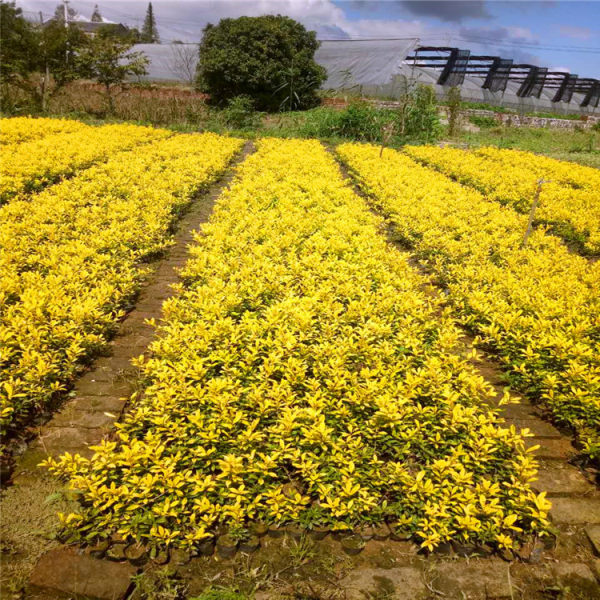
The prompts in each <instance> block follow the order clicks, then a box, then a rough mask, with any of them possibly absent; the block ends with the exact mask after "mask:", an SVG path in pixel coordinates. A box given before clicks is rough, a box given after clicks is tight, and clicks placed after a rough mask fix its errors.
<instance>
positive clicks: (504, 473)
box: [46, 140, 549, 549]
mask: <svg viewBox="0 0 600 600" xmlns="http://www.w3.org/2000/svg"><path fill="white" fill-rule="evenodd" d="M257 146H258V151H257V152H256V154H254V155H252V156H250V157H249V158H248V159H247V160H246V161H245V162H244V163H243V165H242V166H241V168H240V172H239V176H238V178H237V179H236V181H235V182H234V184H233V186H232V187H231V189H230V190H229V191H228V192H226V193H225V194H224V195H223V196H222V197H221V198H220V199H219V201H218V203H217V206H216V209H215V212H214V213H213V216H212V217H211V220H210V222H209V224H207V225H205V226H204V227H203V230H202V233H201V234H200V235H199V236H198V237H197V245H196V246H194V247H193V248H192V258H191V259H190V261H189V262H188V264H187V266H186V268H185V270H184V273H183V276H184V284H183V286H182V293H181V295H179V296H177V297H175V298H172V299H170V300H168V301H167V302H166V303H165V309H164V317H165V322H164V324H163V325H162V326H161V328H160V330H159V333H160V335H159V337H158V339H157V341H155V342H154V343H153V344H152V346H151V356H150V357H149V358H148V357H146V358H145V359H140V360H139V361H138V363H139V364H140V365H141V367H142V368H143V376H144V377H143V379H144V381H145V382H146V384H147V387H146V389H145V394H144V395H143V397H141V398H139V399H138V400H137V401H136V402H135V403H134V405H133V406H132V410H131V412H130V413H129V414H128V415H127V416H126V417H125V418H124V420H123V422H122V423H120V424H119V425H118V441H115V442H112V441H111V442H108V441H107V442H104V443H102V444H101V445H100V446H97V447H95V448H94V450H95V455H94V456H93V457H92V458H91V459H90V460H88V459H84V458H82V457H80V456H71V455H65V456H62V457H61V458H59V459H57V460H52V459H51V460H49V461H47V463H46V464H47V465H48V466H49V467H50V468H51V469H52V471H54V472H55V473H58V474H60V475H62V476H65V477H67V478H69V480H70V486H71V488H72V489H74V490H77V491H78V492H79V497H80V498H81V502H82V507H81V510H80V511H79V512H77V513H73V514H69V515H63V520H64V522H65V524H66V526H67V527H68V528H69V529H70V530H71V531H72V532H73V533H74V535H78V536H81V538H83V539H84V540H88V541H91V540H94V539H96V538H102V537H107V536H110V535H114V534H118V535H120V536H122V537H123V538H124V539H125V540H127V541H134V540H135V541H138V542H142V543H147V544H150V545H162V544H171V545H173V546H178V547H184V548H188V549H189V548H193V547H195V546H196V545H197V544H199V543H200V542H201V541H202V540H205V539H206V538H209V537H211V536H212V535H214V533H215V531H216V530H218V529H221V528H222V527H227V528H229V529H230V530H234V531H239V530H243V529H244V528H245V527H247V526H248V522H249V521H256V520H258V521H263V522H267V523H288V522H294V523H300V524H301V525H303V526H305V527H308V528H311V527H316V526H325V527H330V528H333V529H345V528H348V527H352V526H355V525H357V524H361V523H362V524H365V523H366V524H369V523H371V524H375V523H380V522H382V521H387V522H388V523H389V524H390V525H391V526H392V527H393V528H394V529H395V530H397V531H398V532H401V533H404V534H407V535H409V536H413V537H414V538H416V539H417V540H419V542H420V543H421V544H422V546H423V547H425V548H428V549H433V548H434V547H436V546H437V545H438V544H440V543H442V542H444V541H446V540H449V539H458V540H462V541H465V542H475V543H477V542H486V543H490V544H493V545H496V546H500V547H507V548H510V547H512V546H513V545H514V544H515V543H516V540H517V539H519V537H520V536H522V535H526V534H530V533H531V532H540V531H544V530H545V529H546V527H547V526H548V521H547V511H548V509H549V503H548V501H547V500H546V499H545V498H544V495H543V494H540V495H536V494H535V493H534V492H532V490H531V488H530V485H529V483H530V482H531V481H532V480H533V479H534V478H535V473H536V467H535V464H534V462H533V460H532V458H531V455H530V454H528V453H527V452H526V451H525V449H524V440H523V437H522V436H521V435H520V434H519V433H518V432H517V431H515V429H514V427H510V428H507V427H503V426H502V421H501V420H499V419H498V417H497V415H496V413H495V412H494V411H492V410H490V409H488V408H487V405H486V404H485V400H487V399H490V398H491V397H492V396H493V395H494V392H493V390H492V389H491V387H490V385H489V384H487V383H486V382H485V381H484V379H483V378H482V377H481V376H479V375H478V374H477V373H476V372H475V371H474V370H473V368H472V367H471V366H470V365H469V363H468V361H467V360H466V357H464V356H461V352H462V350H461V349H462V345H461V343H460V338H461V332H460V329H459V328H458V327H457V326H456V325H455V323H454V322H453V320H452V319H451V317H450V314H449V311H446V310H442V309H441V307H440V301H439V300H437V299H435V298H433V297H432V296H431V295H429V294H427V293H426V292H424V291H423V290H422V287H423V285H424V283H425V280H424V278H422V277H421V276H420V275H418V274H417V273H416V272H415V271H414V270H413V268H412V267H410V266H409V264H408V261H407V258H408V257H407V255H403V254H401V253H399V252H397V251H396V250H395V249H392V248H390V247H389V246H388V245H387V243H386V242H385V239H384V237H383V235H380V233H381V232H380V229H381V226H382V222H381V220H380V219H379V218H377V217H375V216H374V215H372V214H371V212H370V211H369V209H368V207H367V206H366V204H365V202H364V201H363V200H362V199H360V198H359V197H358V196H357V195H356V194H355V193H354V192H353V191H352V189H351V188H350V187H349V186H348V185H347V184H346V183H345V182H344V181H343V179H342V177H341V174H340V172H339V168H338V166H337V165H336V163H335V161H334V159H333V158H332V157H331V156H330V155H329V154H328V153H327V152H326V151H325V150H324V148H323V147H322V146H321V145H320V144H319V143H318V142H316V141H282V140H261V141H260V142H258V143H257Z"/></svg>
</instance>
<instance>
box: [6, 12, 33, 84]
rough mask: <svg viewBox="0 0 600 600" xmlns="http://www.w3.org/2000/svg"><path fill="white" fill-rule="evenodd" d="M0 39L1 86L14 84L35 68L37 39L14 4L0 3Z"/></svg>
mask: <svg viewBox="0 0 600 600" xmlns="http://www.w3.org/2000/svg"><path fill="white" fill-rule="evenodd" d="M0 39H1V40H2V43H1V44H0V78H1V79H2V83H3V84H16V83H18V82H19V80H21V79H25V78H27V77H28V76H29V73H31V72H32V71H33V70H34V68H35V65H36V61H37V50H36V45H37V39H36V35H35V30H34V29H33V27H32V26H31V25H30V24H29V23H28V22H27V21H26V20H25V19H24V18H23V11H22V10H21V9H20V8H16V7H15V3H14V2H2V3H0Z"/></svg>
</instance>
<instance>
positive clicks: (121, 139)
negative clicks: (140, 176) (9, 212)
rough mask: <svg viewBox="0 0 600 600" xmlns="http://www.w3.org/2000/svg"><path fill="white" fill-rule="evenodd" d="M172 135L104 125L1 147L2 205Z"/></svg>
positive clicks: (134, 127)
mask: <svg viewBox="0 0 600 600" xmlns="http://www.w3.org/2000/svg"><path fill="white" fill-rule="evenodd" d="M169 135H172V134H171V132H170V131H166V130H161V129H152V128H151V127H139V126H137V125H104V126H102V127H85V129H82V130H80V131H75V132H73V133H58V134H54V135H48V136H46V137H44V138H42V139H39V140H33V141H30V142H24V143H21V144H7V145H4V146H0V161H1V164H2V170H1V171H0V204H2V203H3V202H7V201H8V200H11V199H25V198H27V197H28V196H29V195H30V194H31V192H35V191H39V190H40V189H42V188H43V187H45V186H46V185H48V184H50V183H54V182H55V181H58V180H59V179H60V178H61V177H65V176H68V175H73V174H74V173H76V172H77V171H79V170H81V169H85V168H87V167H89V166H91V165H93V164H94V163H97V162H101V161H105V160H107V159H108V158H109V156H110V155H111V154H113V153H114V152H117V151H119V150H127V149H129V148H133V147H134V146H137V145H138V144H142V143H145V142H150V141H153V140H158V139H161V138H165V137H168V136H169Z"/></svg>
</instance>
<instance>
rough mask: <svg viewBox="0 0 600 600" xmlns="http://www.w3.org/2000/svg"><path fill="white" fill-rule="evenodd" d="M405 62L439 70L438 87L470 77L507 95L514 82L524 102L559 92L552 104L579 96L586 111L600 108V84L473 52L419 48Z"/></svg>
mask: <svg viewBox="0 0 600 600" xmlns="http://www.w3.org/2000/svg"><path fill="white" fill-rule="evenodd" d="M405 61H406V63H407V64H408V65H409V66H413V67H422V68H427V69H436V70H439V71H440V76H439V77H438V80H437V84H438V85H442V86H455V85H461V84H462V83H463V82H464V79H465V76H466V75H469V76H471V77H481V78H482V79H483V82H482V84H481V87H482V88H484V89H487V90H489V91H490V92H504V91H505V90H506V86H507V84H508V82H509V81H513V82H516V83H520V87H519V89H518V91H517V96H519V97H520V98H540V96H541V94H542V91H543V90H549V89H555V90H556V93H555V94H554V96H553V98H552V102H571V100H572V98H573V94H574V93H577V94H582V95H583V96H584V98H583V100H582V101H581V103H580V106H582V107H586V106H588V107H592V108H597V107H598V105H599V104H600V80H598V79H594V78H588V77H579V76H577V75H572V74H570V73H565V72H562V71H549V70H548V69H547V68H546V67H538V66H536V65H528V64H514V63H513V61H512V59H509V58H501V57H499V56H477V55H471V53H470V51H469V50H461V49H460V48H453V47H447V46H419V47H418V48H416V49H415V51H414V54H413V55H410V56H407V57H406V59H405Z"/></svg>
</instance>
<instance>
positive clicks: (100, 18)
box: [90, 4, 103, 23]
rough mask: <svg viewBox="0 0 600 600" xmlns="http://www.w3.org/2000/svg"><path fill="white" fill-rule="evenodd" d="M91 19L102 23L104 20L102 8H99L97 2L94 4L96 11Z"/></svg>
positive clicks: (93, 21)
mask: <svg viewBox="0 0 600 600" xmlns="http://www.w3.org/2000/svg"><path fill="white" fill-rule="evenodd" d="M90 21H91V22H92V23H102V22H103V19H102V15H101V14H100V9H99V8H98V5H97V4H96V5H95V6H94V12H93V13H92V16H91V17H90Z"/></svg>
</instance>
